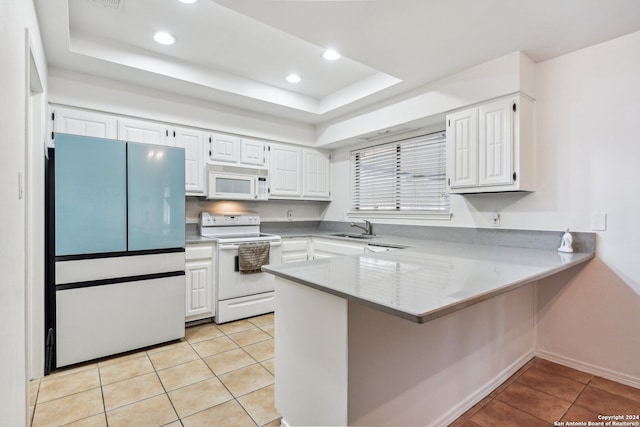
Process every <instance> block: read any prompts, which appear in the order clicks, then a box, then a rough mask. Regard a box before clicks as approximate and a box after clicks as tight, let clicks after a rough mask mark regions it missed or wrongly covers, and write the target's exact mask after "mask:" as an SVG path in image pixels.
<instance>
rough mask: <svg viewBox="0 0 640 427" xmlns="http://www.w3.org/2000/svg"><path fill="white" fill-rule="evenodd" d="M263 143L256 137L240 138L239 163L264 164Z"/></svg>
mask: <svg viewBox="0 0 640 427" xmlns="http://www.w3.org/2000/svg"><path fill="white" fill-rule="evenodd" d="M265 157H266V156H265V143H264V142H262V141H258V140H257V139H248V138H242V139H241V140H240V163H241V164H243V165H251V166H264V164H265Z"/></svg>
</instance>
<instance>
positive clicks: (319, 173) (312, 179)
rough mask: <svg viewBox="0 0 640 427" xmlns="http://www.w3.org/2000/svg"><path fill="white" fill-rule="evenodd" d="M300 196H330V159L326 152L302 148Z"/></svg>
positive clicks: (319, 197)
mask: <svg viewBox="0 0 640 427" xmlns="http://www.w3.org/2000/svg"><path fill="white" fill-rule="evenodd" d="M302 155H303V168H302V170H303V177H304V178H303V186H304V189H303V191H302V197H308V198H317V199H328V198H329V197H330V196H331V174H330V171H331V160H330V156H329V154H328V153H323V152H321V151H315V150H308V149H304V150H303V154H302Z"/></svg>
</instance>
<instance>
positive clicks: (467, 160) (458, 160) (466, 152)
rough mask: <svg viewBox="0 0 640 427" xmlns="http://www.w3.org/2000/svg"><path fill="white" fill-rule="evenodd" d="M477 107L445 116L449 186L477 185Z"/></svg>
mask: <svg viewBox="0 0 640 427" xmlns="http://www.w3.org/2000/svg"><path fill="white" fill-rule="evenodd" d="M477 122H478V109H477V108H472V109H470V110H465V111H460V112H458V113H454V114H451V115H449V116H447V159H448V160H447V163H448V166H449V167H448V168H447V177H448V180H449V186H450V187H451V188H458V187H476V186H477V185H478V169H477V168H478V136H477V135H478V134H477Z"/></svg>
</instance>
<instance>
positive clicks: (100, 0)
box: [93, 0, 124, 10]
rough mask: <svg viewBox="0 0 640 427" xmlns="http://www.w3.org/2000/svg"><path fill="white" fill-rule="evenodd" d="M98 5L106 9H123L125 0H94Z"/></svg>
mask: <svg viewBox="0 0 640 427" xmlns="http://www.w3.org/2000/svg"><path fill="white" fill-rule="evenodd" d="M93 4H95V5H96V6H102V7H104V8H106V9H114V10H122V8H123V7H124V0H93Z"/></svg>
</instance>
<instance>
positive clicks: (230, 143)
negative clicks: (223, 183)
mask: <svg viewBox="0 0 640 427" xmlns="http://www.w3.org/2000/svg"><path fill="white" fill-rule="evenodd" d="M209 146H210V148H209V150H210V156H211V160H213V161H217V162H225V163H238V161H239V160H240V138H238V137H237V136H232V135H224V134H221V133H211V134H209Z"/></svg>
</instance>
